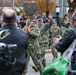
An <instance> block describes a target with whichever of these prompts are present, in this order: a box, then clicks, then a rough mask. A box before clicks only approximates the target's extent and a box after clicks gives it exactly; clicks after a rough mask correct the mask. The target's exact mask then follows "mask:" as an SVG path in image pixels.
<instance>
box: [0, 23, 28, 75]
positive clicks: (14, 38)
mask: <svg viewBox="0 0 76 75" xmlns="http://www.w3.org/2000/svg"><path fill="white" fill-rule="evenodd" d="M4 29H10V34H9V35H8V36H7V37H6V38H4V39H0V42H3V43H6V44H17V50H16V51H15V53H14V57H16V59H17V63H16V65H15V66H14V67H13V68H12V69H11V70H10V71H9V72H7V73H6V74H2V73H1V72H0V75H21V73H22V72H23V71H24V69H25V63H26V53H27V47H28V35H27V33H26V32H23V31H22V30H20V29H18V28H17V27H16V25H13V24H11V25H4V26H3V27H2V28H1V30H4ZM16 71H17V72H16Z"/></svg>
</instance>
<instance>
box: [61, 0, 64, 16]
mask: <svg viewBox="0 0 76 75" xmlns="http://www.w3.org/2000/svg"><path fill="white" fill-rule="evenodd" d="M63 12H64V3H63V0H61V17H63V14H64V13H63Z"/></svg>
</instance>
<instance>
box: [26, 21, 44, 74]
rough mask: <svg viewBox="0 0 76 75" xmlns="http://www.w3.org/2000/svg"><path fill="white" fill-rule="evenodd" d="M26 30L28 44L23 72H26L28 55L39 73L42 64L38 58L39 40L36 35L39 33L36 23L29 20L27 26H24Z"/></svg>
mask: <svg viewBox="0 0 76 75" xmlns="http://www.w3.org/2000/svg"><path fill="white" fill-rule="evenodd" d="M26 31H27V32H28V35H29V46H28V52H27V53H28V57H27V62H26V68H25V72H27V67H28V63H29V60H30V56H31V58H32V60H33V62H34V64H35V65H36V67H38V70H39V71H40V74H41V73H42V69H43V68H42V64H41V62H40V61H39V60H38V58H37V56H38V51H39V50H38V49H39V48H40V45H39V42H38V36H39V35H40V32H39V28H38V26H37V25H35V24H34V22H33V21H32V22H30V24H29V26H27V27H26Z"/></svg>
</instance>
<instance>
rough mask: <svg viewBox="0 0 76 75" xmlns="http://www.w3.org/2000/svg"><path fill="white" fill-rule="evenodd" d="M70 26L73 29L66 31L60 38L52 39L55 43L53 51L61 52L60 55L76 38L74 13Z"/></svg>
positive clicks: (75, 16)
mask: <svg viewBox="0 0 76 75" xmlns="http://www.w3.org/2000/svg"><path fill="white" fill-rule="evenodd" d="M72 24H73V28H71V29H68V30H66V31H65V33H64V35H63V36H62V37H59V38H55V39H54V43H56V45H55V49H56V50H57V51H59V52H61V54H63V52H64V51H65V50H66V49H67V48H68V47H69V46H70V45H71V43H72V42H73V41H74V40H75V38H76V11H74V13H73V15H72Z"/></svg>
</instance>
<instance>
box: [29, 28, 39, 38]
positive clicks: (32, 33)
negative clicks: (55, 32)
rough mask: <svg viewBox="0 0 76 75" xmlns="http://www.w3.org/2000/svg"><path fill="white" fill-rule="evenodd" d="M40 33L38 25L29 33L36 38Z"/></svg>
mask: <svg viewBox="0 0 76 75" xmlns="http://www.w3.org/2000/svg"><path fill="white" fill-rule="evenodd" d="M39 34H40V31H39V29H38V28H37V27H34V28H33V29H31V31H30V34H29V35H30V36H32V37H34V38H36V37H38V36H39Z"/></svg>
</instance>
